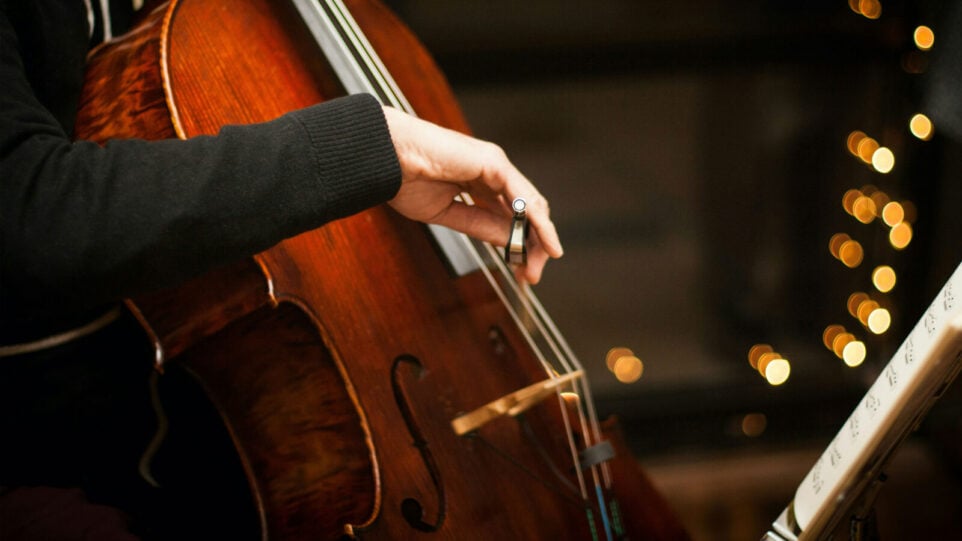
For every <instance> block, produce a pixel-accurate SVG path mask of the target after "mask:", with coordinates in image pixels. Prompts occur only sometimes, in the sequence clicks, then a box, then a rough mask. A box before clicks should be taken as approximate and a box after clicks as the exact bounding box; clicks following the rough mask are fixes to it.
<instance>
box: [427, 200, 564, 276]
mask: <svg viewBox="0 0 962 541" xmlns="http://www.w3.org/2000/svg"><path fill="white" fill-rule="evenodd" d="M434 223H437V224H439V225H443V226H445V227H449V228H451V229H454V230H456V231H460V232H462V233H465V234H466V235H468V236H471V237H474V238H476V239H478V240H480V241H483V242H487V243H489V244H493V245H495V246H501V247H503V246H504V245H505V244H506V243H507V241H508V235H509V231H510V229H511V217H510V216H508V215H505V214H503V213H500V212H494V211H491V210H488V209H486V208H483V207H480V206H477V205H466V204H464V203H460V202H455V203H453V204H452V205H451V206H450V207H448V209H447V211H446V212H444V213H443V214H441V215H439V216H438V217H437V219H436V220H434ZM551 230H552V231H553V230H554V225H551ZM555 236H556V237H555V238H557V234H555ZM560 256H561V254H560V253H559V254H558V255H552V254H550V253H549V252H548V251H547V250H546V249H545V246H544V242H543V240H542V239H541V237H540V236H539V235H537V234H536V235H533V236H529V238H528V250H527V263H526V264H525V265H522V266H519V267H518V268H517V269H516V275H517V276H518V278H519V279H523V280H525V281H527V282H528V283H530V284H537V283H538V282H539V281H540V280H541V274H542V272H543V271H544V267H545V265H546V264H547V263H548V260H549V259H551V258H552V257H560Z"/></svg>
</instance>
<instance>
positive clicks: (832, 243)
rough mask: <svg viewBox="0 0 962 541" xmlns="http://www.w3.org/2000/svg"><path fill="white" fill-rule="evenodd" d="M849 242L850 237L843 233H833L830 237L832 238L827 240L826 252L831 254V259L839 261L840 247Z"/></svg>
mask: <svg viewBox="0 0 962 541" xmlns="http://www.w3.org/2000/svg"><path fill="white" fill-rule="evenodd" d="M849 240H852V239H851V237H849V236H848V235H846V234H845V233H835V234H834V235H832V238H830V239H828V251H829V252H831V254H832V257H834V258H835V259H841V258H842V256H841V250H842V245H843V244H845V242H846V241H849Z"/></svg>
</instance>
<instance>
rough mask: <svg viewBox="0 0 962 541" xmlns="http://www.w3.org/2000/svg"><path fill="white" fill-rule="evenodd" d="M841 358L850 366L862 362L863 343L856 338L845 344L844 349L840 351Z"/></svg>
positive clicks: (863, 353)
mask: <svg viewBox="0 0 962 541" xmlns="http://www.w3.org/2000/svg"><path fill="white" fill-rule="evenodd" d="M842 360H843V361H845V364H846V365H848V366H851V367H856V366H858V365H860V364H862V362H863V361H865V344H864V343H862V342H859V341H858V340H853V341H851V342H849V343H848V344H845V349H844V350H843V351H842Z"/></svg>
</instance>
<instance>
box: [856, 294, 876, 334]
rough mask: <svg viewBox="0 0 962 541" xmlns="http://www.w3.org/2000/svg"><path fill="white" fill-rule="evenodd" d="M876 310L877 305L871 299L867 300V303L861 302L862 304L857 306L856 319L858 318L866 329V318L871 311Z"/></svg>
mask: <svg viewBox="0 0 962 541" xmlns="http://www.w3.org/2000/svg"><path fill="white" fill-rule="evenodd" d="M877 308H878V303H877V302H875V301H873V300H872V299H869V300H867V301H862V303H861V304H859V305H858V311H857V314H856V317H857V318H858V320H859V321H861V322H862V325H865V326H866V327H867V326H868V316H869V315H871V314H872V311H873V310H876V309H877Z"/></svg>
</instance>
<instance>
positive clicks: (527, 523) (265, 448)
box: [78, 0, 686, 540]
mask: <svg viewBox="0 0 962 541" xmlns="http://www.w3.org/2000/svg"><path fill="white" fill-rule="evenodd" d="M304 6H305V4H304V3H303V2H301V3H300V4H299V5H296V6H295V5H294V4H289V3H287V2H281V1H272V0H203V1H202V0H171V1H169V2H164V3H160V4H157V5H156V6H153V8H152V10H150V11H149V12H147V13H146V14H145V15H144V17H143V18H142V21H141V22H140V24H139V25H138V26H137V27H136V28H134V30H133V31H132V32H131V33H130V34H128V35H127V36H126V37H124V38H123V39H120V40H115V41H113V42H110V43H109V44H107V45H105V46H103V47H101V48H99V49H97V50H96V51H95V52H94V53H93V54H92V56H91V59H90V69H89V71H88V75H87V87H86V91H85V97H84V102H83V105H82V111H81V115H80V118H79V119H78V126H79V128H78V136H79V137H82V138H85V139H90V140H95V141H106V140H107V139H110V138H117V137H142V138H147V139H159V138H167V137H181V138H189V137H194V136H198V135H203V134H213V133H216V132H217V131H218V130H219V129H220V128H221V127H222V126H224V125H228V124H245V123H254V122H262V121H267V120H271V119H273V118H276V117H278V116H280V115H282V114H284V113H285V112H287V111H291V110H294V109H298V108H302V107H306V106H309V105H312V104H314V103H317V102H320V101H324V100H328V99H332V98H334V97H337V96H339V95H342V94H344V93H346V92H350V91H353V90H352V89H351V84H347V83H345V79H344V75H343V73H340V72H339V70H343V69H344V68H343V66H337V65H335V66H333V67H332V63H333V62H332V61H331V58H330V55H327V56H325V54H324V53H323V48H322V47H321V45H319V43H318V36H317V31H318V26H317V25H312V24H311V23H310V21H305V19H304V17H303V10H304ZM308 7H309V8H310V9H315V7H314V6H308ZM316 9H317V11H318V16H319V17H320V18H321V19H322V20H323V23H324V24H322V25H320V27H324V25H330V26H331V27H333V28H334V34H336V36H339V37H337V38H336V39H338V40H342V41H344V42H348V45H346V46H347V47H349V48H352V49H351V50H349V51H348V53H347V54H348V55H354V54H357V55H359V57H364V58H369V57H374V58H375V59H376V62H374V64H373V67H371V66H372V65H365V66H366V67H362V68H363V69H361V70H360V72H359V73H357V74H356V75H357V77H360V78H364V79H366V80H370V84H371V85H372V88H374V89H375V90H376V92H377V94H378V95H379V97H381V98H382V101H384V100H385V99H386V98H385V97H384V96H403V99H400V98H398V99H399V101H398V102H397V103H394V101H393V100H394V98H389V99H388V100H387V101H385V103H388V104H390V105H395V106H398V105H401V104H403V105H404V106H405V107H408V106H409V107H410V109H411V111H410V112H412V113H416V114H417V115H418V116H420V117H421V118H424V119H427V120H430V121H432V122H435V123H437V124H440V125H443V126H446V127H450V128H453V129H457V130H461V131H465V132H466V131H468V128H467V123H466V122H465V120H464V117H463V115H462V114H461V112H460V110H459V109H458V106H457V104H456V101H455V99H454V96H453V93H452V92H451V90H450V88H449V87H448V85H447V83H446V82H445V80H444V77H443V76H442V75H441V73H440V72H439V71H438V69H437V68H436V66H435V65H434V63H433V61H432V60H431V58H430V56H429V55H428V54H427V52H426V51H425V50H424V48H423V46H422V45H421V44H420V43H419V42H418V41H417V39H416V37H415V36H414V35H413V34H412V33H411V32H410V31H409V30H408V29H407V28H406V27H404V25H403V24H401V23H400V21H398V20H397V19H396V18H395V17H394V16H393V15H392V14H391V13H390V12H389V11H388V10H387V9H386V8H385V7H384V6H382V5H381V4H379V3H377V2H375V1H372V0H354V1H348V2H345V3H344V4H342V3H341V2H336V1H333V0H331V1H327V2H324V3H323V4H318V5H317V6H316ZM368 46H370V49H367V47H368ZM353 48H359V49H361V50H359V51H355V50H354V49H353ZM348 63H350V62H348ZM359 63H361V61H359ZM382 69H383V73H380V70H382ZM372 71H373V72H375V73H372ZM385 79H388V80H389V83H390V84H386V83H385V82H384V80H385ZM382 92H383V95H382ZM460 242H465V243H466V244H465V247H464V249H465V250H467V251H469V252H471V253H473V254H475V255H474V257H476V259H477V269H476V270H474V271H472V272H468V273H465V274H459V273H457V272H453V271H452V265H451V264H450V262H449V261H447V260H446V256H445V251H444V250H443V249H442V247H440V246H439V242H438V240H437V238H436V237H435V236H433V235H432V234H430V233H429V231H428V229H427V228H426V227H425V226H423V225H421V224H417V223H414V222H411V221H409V220H406V219H404V218H402V217H401V216H399V215H397V214H396V213H394V212H393V211H391V210H390V209H389V208H387V207H386V206H385V207H379V208H375V209H372V210H369V211H366V212H364V213H361V214H359V215H356V216H353V217H350V218H347V219H343V220H339V221H336V222H333V223H331V224H328V225H326V226H324V227H323V228H320V229H318V230H315V231H310V232H308V233H304V234H302V235H299V236H297V237H294V238H291V239H288V240H285V241H283V242H281V243H280V244H278V245H277V246H275V247H273V248H271V249H269V250H267V251H265V252H263V253H261V254H258V255H257V256H255V257H254V258H252V259H250V260H246V261H241V262H238V263H237V264H236V265H234V266H232V267H228V268H224V269H219V270H217V271H215V272H213V273H211V274H208V275H205V276H201V277H198V278H196V279H194V280H193V281H191V282H188V283H187V284H185V285H183V286H180V287H177V288H174V289H171V290H168V291H162V292H158V293H156V294H152V295H149V296H145V297H143V298H138V299H133V300H131V301H130V302H129V306H131V308H132V309H133V310H134V311H135V313H137V314H138V316H139V317H140V319H141V321H142V322H143V324H144V327H145V328H146V329H147V330H148V332H149V333H150V335H151V336H152V338H153V340H154V342H155V347H156V350H157V361H158V364H159V366H161V367H162V366H163V365H164V364H165V363H171V362H176V363H179V364H181V365H183V366H184V367H186V368H187V369H188V370H189V371H190V372H191V373H192V374H193V375H195V376H196V377H197V378H198V380H199V381H200V382H201V385H202V386H203V388H204V389H205V391H206V392H207V393H208V396H209V398H210V400H211V401H212V402H213V404H214V406H215V407H216V408H217V411H218V413H219V414H220V416H221V419H222V421H223V423H224V425H225V426H226V427H227V430H228V432H229V434H230V436H231V439H232V442H233V444H234V446H235V448H236V451H237V453H238V455H239V457H240V461H241V464H242V465H243V468H244V472H245V474H246V477H247V481H248V485H249V486H250V491H251V496H252V498H253V500H254V507H255V508H256V510H257V513H258V515H259V521H260V526H261V532H260V534H261V537H263V538H265V539H284V540H298V539H305V540H306V539H315V540H316V539H338V538H340V537H342V536H344V535H348V536H353V537H358V538H361V539H452V540H453V539H458V540H465V539H478V540H490V539H499V538H502V539H609V540H611V539H629V538H630V539H685V538H686V536H685V534H684V531H683V529H682V528H681V527H680V526H679V525H678V524H677V523H676V522H675V521H674V517H673V516H672V515H671V513H670V511H668V508H667V506H666V505H665V503H664V501H663V500H661V498H660V497H659V496H658V495H657V494H656V493H655V491H654V490H653V489H652V488H651V485H650V483H648V482H647V480H646V479H645V478H644V476H643V474H642V473H641V472H640V471H639V470H638V467H637V465H636V464H635V463H634V461H633V460H632V458H631V457H630V455H629V454H628V453H627V451H626V450H625V448H624V446H623V445H622V444H621V443H620V441H621V440H620V438H618V437H617V432H616V430H615V431H614V432H612V428H611V425H606V426H607V427H608V428H607V429H603V428H602V426H601V424H600V423H598V421H597V419H596V418H595V413H594V408H593V405H592V403H591V398H590V389H589V388H588V386H587V383H586V382H585V381H584V378H583V377H577V376H569V377H568V379H566V380H563V381H560V382H557V384H544V383H542V382H545V381H553V380H555V379H557V378H565V377H566V376H565V374H575V373H577V370H578V368H579V367H578V364H577V359H575V358H574V356H573V355H571V352H570V351H569V350H568V348H567V346H566V344H565V343H564V340H563V337H561V336H560V334H558V333H557V330H556V329H555V328H554V326H553V324H551V322H550V318H548V317H547V314H545V313H544V312H543V310H542V309H541V307H540V304H538V303H537V300H536V299H535V298H534V297H533V296H531V294H530V291H528V290H526V289H524V288H521V287H520V286H518V284H517V283H515V282H514V281H513V278H512V273H511V271H510V269H508V268H507V267H506V266H505V264H504V263H503V261H502V260H501V259H500V258H499V257H497V254H496V252H495V251H494V249H493V248H491V247H490V246H486V245H480V244H478V243H471V242H469V241H467V240H463V241H460ZM532 386H534V387H535V388H537V389H538V390H537V392H534V393H533V394H532V395H531V397H535V396H536V397H537V400H533V399H532V398H531V397H529V395H528V394H524V395H523V396H522V395H519V394H518V392H519V390H522V389H526V388H532ZM545 390H547V392H544V391H545ZM561 391H569V392H574V393H576V394H577V395H578V400H577V401H576V404H575V406H576V407H575V409H573V410H571V409H569V407H568V406H566V401H565V400H564V399H563V398H562V396H561ZM505 397H509V398H508V400H509V401H510V398H518V397H521V398H520V399H519V400H521V399H523V401H524V408H515V409H514V410H511V408H507V409H506V410H505V411H508V412H509V414H508V415H491V416H487V417H486V418H485V422H483V423H475V424H472V425H471V428H470V430H466V431H465V432H464V433H462V434H458V433H456V432H455V430H453V429H452V427H451V422H452V420H454V419H456V418H459V417H460V416H462V415H463V414H465V413H468V412H471V411H476V410H478V409H479V408H482V407H483V406H484V405H486V404H491V403H497V401H498V400H499V399H505ZM606 434H613V435H614V437H611V438H609V437H608V436H606ZM609 440H610V441H609ZM606 441H607V442H608V443H606ZM612 443H614V444H615V445H614V446H613V448H614V449H615V451H616V453H615V456H614V457H611V456H609V455H606V454H605V453H604V452H603V451H599V449H602V450H603V449H606V448H611V447H612V446H611V444H612Z"/></svg>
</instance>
